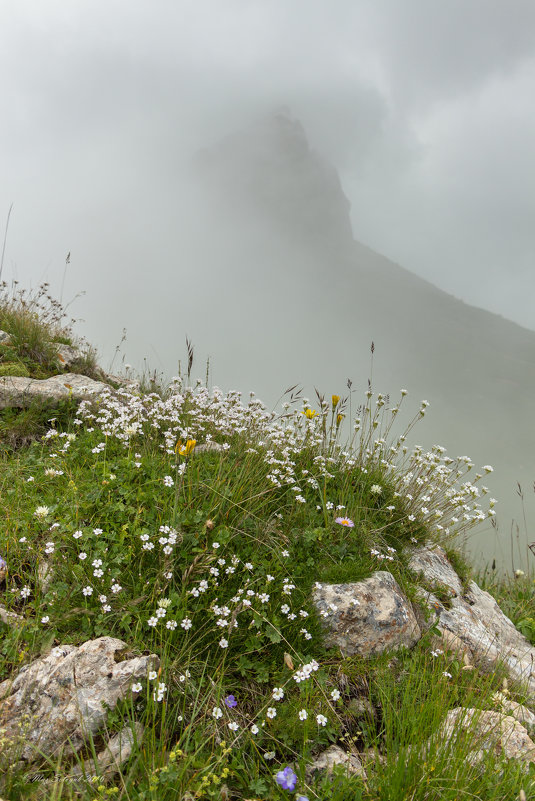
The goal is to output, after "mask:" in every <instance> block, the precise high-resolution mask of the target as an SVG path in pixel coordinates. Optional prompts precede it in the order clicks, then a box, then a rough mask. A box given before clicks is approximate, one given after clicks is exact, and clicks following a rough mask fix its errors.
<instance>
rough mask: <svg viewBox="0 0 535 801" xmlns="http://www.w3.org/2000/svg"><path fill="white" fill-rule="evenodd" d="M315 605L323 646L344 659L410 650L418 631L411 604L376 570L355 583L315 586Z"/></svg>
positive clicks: (387, 576)
mask: <svg viewBox="0 0 535 801" xmlns="http://www.w3.org/2000/svg"><path fill="white" fill-rule="evenodd" d="M313 600H314V604H315V606H316V608H317V610H318V612H319V614H320V615H321V617H322V618H323V622H324V629H325V640H324V643H325V646H326V647H327V648H333V647H338V648H340V650H341V651H342V653H343V654H344V655H345V656H352V655H353V654H359V655H360V656H371V655H373V654H379V653H382V652H383V651H385V650H387V649H390V650H392V649H396V648H401V647H406V648H410V647H411V646H413V645H414V644H415V643H417V642H418V640H419V639H420V637H421V631H420V628H419V626H418V623H417V621H416V616H415V614H414V611H413V609H412V606H411V604H410V602H409V601H408V600H407V599H406V598H405V596H404V595H403V593H402V591H401V589H400V587H399V585H398V584H397V582H396V580H395V579H394V577H393V576H392V574H391V573H388V572H385V571H377V572H376V573H374V574H373V576H371V577H370V578H368V579H365V580H364V581H358V582H355V583H354V584H317V585H316V588H315V590H314V593H313Z"/></svg>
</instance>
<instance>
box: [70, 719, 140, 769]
mask: <svg viewBox="0 0 535 801" xmlns="http://www.w3.org/2000/svg"><path fill="white" fill-rule="evenodd" d="M142 737H143V726H142V724H141V723H138V722H137V721H136V722H134V726H133V728H132V727H131V726H130V725H128V726H125V727H124V729H121V731H120V732H118V733H117V734H116V735H115V736H114V737H112V738H111V739H110V740H108V742H107V744H106V747H105V748H104V750H102V751H101V752H100V753H99V754H98V755H97V758H96V760H94V759H88V760H86V761H85V762H83V764H82V765H78V764H77V765H75V766H74V767H73V769H72V771H71V773H70V776H69V779H70V778H76V777H82V776H84V777H85V778H86V779H91V778H92V777H93V776H96V775H97V774H98V775H99V776H101V777H102V778H104V779H111V778H112V777H113V776H114V774H116V773H118V772H119V769H120V767H121V765H123V764H124V763H125V762H126V760H127V759H130V756H131V755H132V750H133V748H134V744H135V743H136V742H137V743H140V742H141V739H142Z"/></svg>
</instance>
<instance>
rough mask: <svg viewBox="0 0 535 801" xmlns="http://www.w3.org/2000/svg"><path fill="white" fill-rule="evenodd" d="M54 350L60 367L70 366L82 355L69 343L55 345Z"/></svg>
mask: <svg viewBox="0 0 535 801" xmlns="http://www.w3.org/2000/svg"><path fill="white" fill-rule="evenodd" d="M56 350H57V354H58V361H59V363H60V364H61V365H62V367H70V366H71V364H73V363H74V362H75V361H76V360H77V359H79V358H80V356H81V355H82V354H81V353H80V351H79V350H78V348H73V347H72V346H71V345H57V346H56Z"/></svg>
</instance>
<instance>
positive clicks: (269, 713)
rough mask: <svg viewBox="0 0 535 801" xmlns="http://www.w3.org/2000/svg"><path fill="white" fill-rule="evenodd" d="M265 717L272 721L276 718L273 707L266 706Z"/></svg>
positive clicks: (275, 711)
mask: <svg viewBox="0 0 535 801" xmlns="http://www.w3.org/2000/svg"><path fill="white" fill-rule="evenodd" d="M266 717H268V718H269V719H270V720H273V718H276V717H277V710H276V709H275V707H274V706H268V708H267V712H266Z"/></svg>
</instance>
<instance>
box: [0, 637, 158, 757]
mask: <svg viewBox="0 0 535 801" xmlns="http://www.w3.org/2000/svg"><path fill="white" fill-rule="evenodd" d="M125 649H126V645H125V643H124V642H122V641H121V640H117V639H114V638H112V637H100V638H99V639H96V640H88V641H87V642H85V643H83V645H80V646H79V647H76V646H74V645H60V646H58V647H56V648H53V649H52V650H51V652H50V653H49V654H48V655H47V656H46V657H44V658H42V659H38V660H36V661H35V662H32V663H31V664H30V665H27V666H25V667H23V668H22V669H21V670H20V671H19V673H18V674H17V676H16V677H15V679H14V680H13V681H12V682H11V684H10V686H8V687H4V686H3V685H5V684H6V683H5V682H3V683H2V687H1V688H0V689H2V690H3V691H4V693H5V691H6V689H7V690H8V692H7V695H6V694H5V695H4V698H3V700H2V701H0V729H3V731H4V737H5V738H6V740H7V741H8V742H11V745H12V749H13V753H14V755H16V757H17V758H18V759H23V760H26V761H29V762H31V761H32V760H34V759H35V758H37V757H38V755H39V754H44V755H45V756H52V755H54V754H56V753H57V752H58V751H59V750H60V749H63V752H64V753H66V754H69V753H72V752H76V751H78V750H79V749H80V748H81V747H82V746H83V745H84V743H85V742H86V739H87V737H88V736H89V735H95V734H96V733H97V732H98V731H99V730H100V729H102V727H103V726H104V724H105V722H106V717H107V714H108V710H107V709H106V708H105V706H104V705H106V707H108V708H109V709H113V708H114V707H115V705H116V704H117V702H118V701H119V700H120V699H121V698H123V697H124V696H125V694H126V693H127V692H128V691H129V688H130V686H131V684H132V682H134V681H136V680H139V679H143V678H145V677H146V676H147V673H148V671H149V670H153V669H155V668H157V667H158V664H159V660H158V658H157V657H156V656H155V655H154V654H152V655H151V656H137V657H132V658H126V659H125V660H124V661H116V660H118V659H120V656H121V652H122V651H124V650H125Z"/></svg>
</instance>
